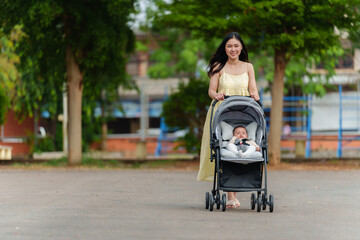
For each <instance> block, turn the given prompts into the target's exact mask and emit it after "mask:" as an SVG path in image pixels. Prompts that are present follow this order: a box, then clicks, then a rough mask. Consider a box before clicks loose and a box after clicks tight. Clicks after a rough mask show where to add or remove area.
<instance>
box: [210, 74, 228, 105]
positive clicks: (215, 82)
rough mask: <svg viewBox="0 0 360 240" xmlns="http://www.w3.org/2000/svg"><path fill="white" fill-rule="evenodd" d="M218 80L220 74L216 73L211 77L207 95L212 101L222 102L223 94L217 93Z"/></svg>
mask: <svg viewBox="0 0 360 240" xmlns="http://www.w3.org/2000/svg"><path fill="white" fill-rule="evenodd" d="M219 79H220V72H217V73H215V74H214V75H212V76H211V78H210V84H209V91H208V93H209V96H210V97H211V98H212V99H216V100H224V94H222V93H218V92H217V89H218V85H219Z"/></svg>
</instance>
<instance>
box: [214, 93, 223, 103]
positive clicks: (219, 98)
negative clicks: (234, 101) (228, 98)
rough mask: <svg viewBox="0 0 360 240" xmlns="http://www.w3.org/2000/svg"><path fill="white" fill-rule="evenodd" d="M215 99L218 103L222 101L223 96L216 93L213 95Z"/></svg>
mask: <svg viewBox="0 0 360 240" xmlns="http://www.w3.org/2000/svg"><path fill="white" fill-rule="evenodd" d="M215 99H216V100H218V101H221V100H224V99H225V95H224V94H223V93H216V94H215Z"/></svg>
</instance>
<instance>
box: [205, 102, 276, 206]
mask: <svg viewBox="0 0 360 240" xmlns="http://www.w3.org/2000/svg"><path fill="white" fill-rule="evenodd" d="M216 103H217V101H214V102H213V104H212V106H211V123H212V124H210V149H211V151H210V161H211V162H213V161H214V163H215V173H214V184H213V190H212V191H211V193H209V192H206V193H205V207H206V209H210V211H213V208H214V205H215V204H216V207H217V209H220V206H221V207H222V211H225V210H226V194H225V193H223V194H222V196H221V198H220V191H221V190H222V191H223V192H257V195H255V193H252V194H251V201H250V203H251V210H254V209H255V206H256V210H257V212H260V211H261V208H262V209H263V210H266V207H267V206H269V209H270V212H272V211H273V210H274V197H273V195H269V196H268V195H267V194H268V191H267V169H266V164H267V163H268V156H267V148H268V145H267V133H266V121H265V115H264V111H263V109H262V104H261V102H260V101H258V102H256V101H255V100H254V99H253V98H250V97H242V96H231V97H225V100H224V101H223V102H222V103H221V104H220V105H219V107H218V109H217V110H216V111H215V113H214V106H215V104H216ZM239 125H241V126H244V127H245V128H246V129H247V132H248V137H249V138H252V140H254V141H255V142H256V143H257V145H259V146H260V148H261V152H255V153H254V154H252V155H250V156H248V157H247V158H239V157H238V156H236V155H235V154H234V153H232V152H230V151H228V150H227V149H226V145H227V143H228V141H229V140H230V139H231V137H232V136H233V128H234V127H235V126H239ZM263 174H264V187H262V183H263Z"/></svg>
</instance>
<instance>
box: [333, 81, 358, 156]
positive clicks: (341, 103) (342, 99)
mask: <svg viewBox="0 0 360 240" xmlns="http://www.w3.org/2000/svg"><path fill="white" fill-rule="evenodd" d="M349 101H352V102H354V101H355V102H357V103H358V104H357V106H356V107H347V106H346V103H349ZM346 111H356V112H357V113H358V114H357V115H358V116H357V117H344V116H343V114H344V112H346ZM359 116H360V96H344V95H343V91H342V85H339V130H338V149H337V157H338V158H341V157H342V156H343V149H344V146H343V141H354V140H360V136H359V133H360V126H359V125H360V117H359ZM349 121H357V124H358V126H357V128H355V129H352V130H354V131H357V135H356V136H355V137H346V136H343V132H344V122H349Z"/></svg>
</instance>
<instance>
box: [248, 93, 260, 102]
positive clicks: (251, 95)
mask: <svg viewBox="0 0 360 240" xmlns="http://www.w3.org/2000/svg"><path fill="white" fill-rule="evenodd" d="M250 97H252V98H253V99H254V100H255V101H259V100H260V97H259V94H258V92H257V91H254V92H252V93H250Z"/></svg>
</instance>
